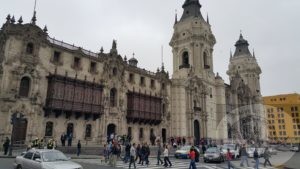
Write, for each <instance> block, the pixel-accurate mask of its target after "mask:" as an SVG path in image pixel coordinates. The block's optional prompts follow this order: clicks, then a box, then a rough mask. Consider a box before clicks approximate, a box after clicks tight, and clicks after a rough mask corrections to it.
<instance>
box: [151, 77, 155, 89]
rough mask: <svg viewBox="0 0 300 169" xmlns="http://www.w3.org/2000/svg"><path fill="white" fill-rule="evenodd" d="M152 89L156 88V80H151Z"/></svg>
mask: <svg viewBox="0 0 300 169" xmlns="http://www.w3.org/2000/svg"><path fill="white" fill-rule="evenodd" d="M151 88H155V80H153V79H151Z"/></svg>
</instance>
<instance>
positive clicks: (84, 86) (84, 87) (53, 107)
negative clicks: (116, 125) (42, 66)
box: [44, 75, 103, 120]
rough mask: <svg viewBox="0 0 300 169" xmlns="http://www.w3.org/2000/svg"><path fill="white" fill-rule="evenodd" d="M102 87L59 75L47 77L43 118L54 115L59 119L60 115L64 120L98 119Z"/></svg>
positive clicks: (101, 104) (100, 111) (101, 107)
mask: <svg viewBox="0 0 300 169" xmlns="http://www.w3.org/2000/svg"><path fill="white" fill-rule="evenodd" d="M102 93H103V86H102V85H99V84H95V83H94V82H93V83H92V82H88V81H86V80H85V81H82V80H77V79H76V78H75V79H72V78H68V77H63V76H59V75H50V76H48V91H47V99H46V105H45V107H44V109H45V116H49V115H50V114H51V113H55V116H56V117H59V116H60V115H61V114H62V113H65V114H66V118H69V117H71V116H72V115H75V118H76V119H78V118H80V117H82V116H84V118H85V119H89V118H93V119H94V120H95V119H97V118H100V116H101V114H103V103H102Z"/></svg>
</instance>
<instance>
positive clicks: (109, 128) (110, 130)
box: [106, 123, 116, 137]
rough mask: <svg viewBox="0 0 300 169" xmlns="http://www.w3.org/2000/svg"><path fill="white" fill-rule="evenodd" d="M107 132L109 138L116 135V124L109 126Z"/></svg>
mask: <svg viewBox="0 0 300 169" xmlns="http://www.w3.org/2000/svg"><path fill="white" fill-rule="evenodd" d="M106 131H107V132H106V135H107V137H110V136H111V134H115V133H116V125H115V124H112V123H111V124H109V125H108V126H107V130H106Z"/></svg>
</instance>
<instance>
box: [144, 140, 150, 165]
mask: <svg viewBox="0 0 300 169" xmlns="http://www.w3.org/2000/svg"><path fill="white" fill-rule="evenodd" d="M145 147H146V148H145V150H146V151H145V161H146V165H147V167H148V165H149V156H150V147H149V145H148V144H147V143H146V145H145Z"/></svg>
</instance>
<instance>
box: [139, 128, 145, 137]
mask: <svg viewBox="0 0 300 169" xmlns="http://www.w3.org/2000/svg"><path fill="white" fill-rule="evenodd" d="M143 137H144V129H143V128H140V133H139V138H140V139H141V138H143Z"/></svg>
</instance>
